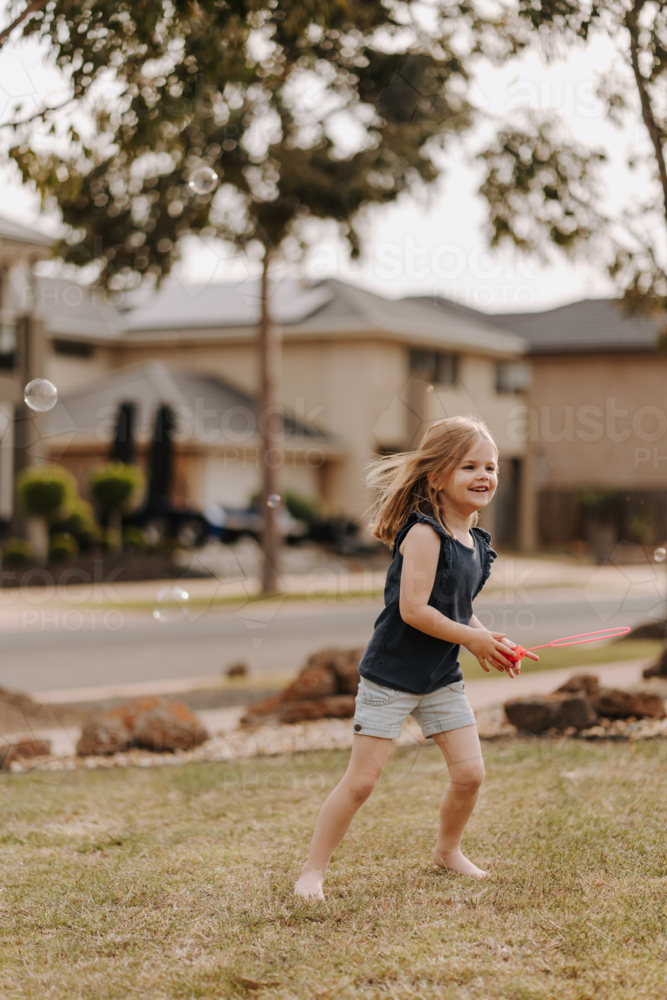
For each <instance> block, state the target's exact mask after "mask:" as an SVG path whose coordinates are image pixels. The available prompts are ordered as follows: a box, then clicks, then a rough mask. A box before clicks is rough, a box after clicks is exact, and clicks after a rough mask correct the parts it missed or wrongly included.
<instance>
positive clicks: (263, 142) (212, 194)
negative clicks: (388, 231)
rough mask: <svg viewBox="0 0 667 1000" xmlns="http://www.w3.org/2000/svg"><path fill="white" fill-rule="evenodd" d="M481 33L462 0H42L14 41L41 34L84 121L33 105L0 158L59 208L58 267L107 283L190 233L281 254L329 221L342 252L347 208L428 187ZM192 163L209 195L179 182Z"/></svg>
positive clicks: (174, 255) (461, 107) (485, 27)
mask: <svg viewBox="0 0 667 1000" xmlns="http://www.w3.org/2000/svg"><path fill="white" fill-rule="evenodd" d="M492 27H493V21H492V19H489V18H486V19H484V18H482V17H480V15H479V13H478V12H477V11H476V9H475V7H474V6H473V4H472V3H471V2H470V0H454V2H452V3H449V2H446V0H436V2H434V3H433V4H431V5H430V6H429V7H428V8H425V7H424V5H423V4H421V3H418V2H416V0H411V2H410V0H409V2H403V3H393V4H392V3H389V4H386V5H385V4H380V3H377V2H375V0H356V2H355V3H354V5H351V4H348V3H346V2H344V0H329V2H326V0H310V2H307V3H301V2H299V3H295V2H289V3H283V4H281V6H280V7H278V4H277V0H256V2H247V0H201V2H199V3H194V2H189V3H172V2H171V0H170V2H166V0H158V2H147V3H144V4H142V5H128V4H115V3H114V4H111V3H108V2H106V0H89V2H88V3H86V4H85V7H81V6H80V5H78V4H75V3H68V2H51V3H49V4H48V5H47V6H46V7H45V8H43V9H42V10H39V11H37V12H36V13H35V14H34V15H33V17H32V19H31V20H29V21H28V22H27V23H26V25H25V27H24V28H23V32H24V35H26V36H27V37H29V36H30V35H31V34H33V35H39V36H40V37H43V38H44V37H46V38H48V40H49V44H50V45H51V47H52V51H53V56H54V58H55V61H56V64H57V65H58V66H60V67H61V68H62V69H63V71H64V72H66V74H67V75H68V78H69V80H70V84H71V87H72V99H73V101H74V102H77V101H78V102H79V104H80V105H81V108H82V109H85V113H86V121H87V123H88V127H85V125H84V126H83V127H79V128H78V129H77V128H76V127H75V126H74V124H73V123H72V122H71V121H70V122H69V123H67V125H64V124H63V123H62V116H61V117H60V118H58V117H57V116H54V115H51V116H50V115H49V113H46V114H45V115H44V116H43V120H44V121H45V123H48V122H50V121H51V120H52V125H51V128H52V130H53V138H52V139H51V141H50V143H49V144H48V145H49V147H50V148H47V145H46V144H45V142H44V141H43V136H41V135H40V132H39V129H38V130H37V132H36V130H35V121H34V118H35V116H34V115H33V116H32V119H31V121H30V122H28V123H27V124H15V125H14V133H15V141H14V142H13V144H12V146H11V149H10V151H9V153H10V157H11V158H12V159H13V160H14V162H15V163H16V164H17V165H18V167H19V169H20V171H21V174H22V176H23V179H24V180H25V181H27V182H29V181H30V182H33V183H34V184H35V185H36V187H37V189H38V191H39V192H40V193H41V195H42V198H43V201H44V203H45V204H47V205H54V204H55V205H57V207H58V208H59V209H60V211H61V213H62V216H63V219H64V222H65V223H66V225H67V226H68V227H69V236H68V238H67V241H66V243H65V244H64V245H63V246H62V247H61V252H62V254H63V255H64V256H65V258H66V259H67V260H68V261H69V262H71V263H75V264H88V263H90V262H91V261H98V262H99V263H100V280H101V281H103V282H104V283H105V284H107V285H109V286H111V287H112V288H113V287H127V286H128V285H132V284H133V283H136V281H137V280H138V279H139V278H141V277H142V276H144V275H146V274H153V275H155V276H158V277H159V276H161V275H163V274H166V273H168V272H169V271H170V269H171V268H172V266H173V264H174V263H175V261H176V260H177V259H178V256H179V253H180V246H181V244H180V243H179V241H180V240H182V238H183V237H184V236H187V235H189V234H193V233H196V234H203V235H205V236H215V237H221V238H223V239H228V240H236V241H240V243H241V245H245V243H246V242H247V241H249V240H253V239H258V240H259V241H260V243H262V244H263V245H264V247H265V248H273V247H278V246H280V245H281V243H283V242H284V241H285V240H286V239H287V238H289V239H290V240H291V242H292V245H293V246H294V247H298V246H299V245H300V244H303V243H305V242H307V239H308V236H307V233H308V223H309V220H312V219H313V218H315V219H333V220H335V221H336V222H337V223H338V224H339V227H340V231H341V233H342V234H343V236H344V237H345V238H346V239H347V240H348V242H349V244H350V247H351V249H352V253H353V254H357V253H358V252H359V246H360V237H359V232H358V228H357V226H356V219H357V216H358V213H359V211H360V210H361V209H363V208H364V207H366V206H368V205H372V204H382V203H386V202H390V201H393V200H395V199H396V198H397V197H398V196H399V195H400V194H401V193H403V192H405V191H407V190H410V189H411V188H414V186H415V185H417V184H425V185H429V184H432V183H433V182H434V181H435V180H436V179H437V178H438V176H439V175H440V173H441V170H442V167H443V161H442V158H439V157H438V155H437V151H438V150H442V149H443V148H444V147H446V145H447V141H448V139H449V138H450V137H452V136H459V135H461V134H462V133H464V132H465V131H466V130H467V129H469V127H470V126H471V124H472V122H473V119H474V108H473V106H472V104H471V102H470V99H469V78H470V59H471V58H473V57H474V55H475V53H477V52H480V51H482V50H484V49H485V47H486V48H488V47H489V46H492V45H495V46H496V47H497V45H498V41H497V38H494V37H493V33H492V31H491V29H492ZM18 118H20V115H18ZM58 140H60V143H59V141H58ZM202 168H209V169H210V170H213V171H214V172H215V174H216V175H217V178H219V181H220V184H219V187H218V188H217V190H198V189H197V185H196V183H195V185H194V189H193V185H192V184H191V183H190V182H191V181H192V180H193V174H196V172H197V171H198V170H201V169H202Z"/></svg>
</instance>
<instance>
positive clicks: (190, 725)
mask: <svg viewBox="0 0 667 1000" xmlns="http://www.w3.org/2000/svg"><path fill="white" fill-rule="evenodd" d="M208 738H209V734H208V733H207V731H206V729H205V728H204V727H203V725H202V724H201V722H200V721H199V719H198V718H197V716H196V715H195V714H194V712H193V711H192V710H191V709H189V708H188V706H187V705H184V704H183V703H182V702H179V701H167V700H166V699H165V698H160V697H159V696H154V697H149V698H135V699H133V700H132V701H128V702H125V703H124V704H123V705H119V706H118V707H117V708H111V709H109V710H108V711H107V712H102V714H101V715H98V716H96V717H95V718H94V719H92V720H91V722H89V723H88V724H87V725H86V726H85V727H84V729H83V731H82V733H81V737H80V739H79V742H78V743H77V747H76V752H77V753H78V754H79V755H80V756H89V755H92V754H110V753H117V752H119V751H121V750H127V749H128V747H130V746H143V747H146V748H147V749H149V750H154V751H155V752H157V753H159V752H161V751H164V750H189V749H191V748H192V747H196V746H198V745H199V744H200V743H203V742H204V741H205V740H207V739H208Z"/></svg>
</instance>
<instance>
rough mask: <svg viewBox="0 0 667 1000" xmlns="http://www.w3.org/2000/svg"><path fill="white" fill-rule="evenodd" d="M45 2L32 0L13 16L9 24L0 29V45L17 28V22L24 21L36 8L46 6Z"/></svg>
mask: <svg viewBox="0 0 667 1000" xmlns="http://www.w3.org/2000/svg"><path fill="white" fill-rule="evenodd" d="M47 3H48V0H32V2H31V3H29V4H28V6H27V7H26V9H25V10H24V11H23V13H22V14H19V15H18V17H15V18H14V20H13V21H12V23H11V24H8V25H7V27H6V28H3V29H2V31H0V46H2V45H3V44H4V43H5V42H6V41H7V39H8V38H9V36H10V35H11V33H12V31H13V30H14V28H18V26H19V24H22V23H23V21H25V19H26V18H27V17H30V15H31V14H34V13H35V11H36V10H39V9H40V8H41V7H46V4H47Z"/></svg>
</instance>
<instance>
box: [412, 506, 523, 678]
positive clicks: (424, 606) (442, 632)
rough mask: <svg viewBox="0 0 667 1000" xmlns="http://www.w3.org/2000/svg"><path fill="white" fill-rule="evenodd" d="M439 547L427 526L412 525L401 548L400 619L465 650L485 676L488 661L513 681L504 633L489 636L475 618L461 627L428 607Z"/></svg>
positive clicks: (438, 539) (511, 662) (436, 537)
mask: <svg viewBox="0 0 667 1000" xmlns="http://www.w3.org/2000/svg"><path fill="white" fill-rule="evenodd" d="M440 545H441V542H440V538H439V536H438V534H437V532H436V531H434V530H433V528H431V527H430V526H429V525H428V524H415V526H414V527H413V528H411V529H410V531H409V532H408V534H407V535H406V537H405V541H404V542H403V543H402V545H401V552H402V553H403V572H402V573H401V593H400V601H399V611H400V613H401V618H402V619H403V621H404V622H405V623H406V624H407V625H412V627H413V628H417V629H419V631H420V632H426V634H427V635H432V636H434V637H435V638H436V639H444V640H445V642H455V643H458V644H459V645H461V646H465V648H466V649H469V650H470V652H471V653H472V654H473V656H475V657H476V658H477V660H478V661H479V664H480V666H481V667H482V669H483V670H486V672H487V673H489V671H490V669H491V668H490V667H488V666H487V665H486V661H487V660H488V661H489V663H490V664H491V666H493V667H495V668H496V670H501V671H503V670H506V671H507V673H508V674H509V675H510V677H513V676H514V673H515V672H516V673H518V670H517V664H516V663H514V662H513V661H512V660H509V659H507V656H506V655H505V654H506V653H507V652H508V646H507V645H505V644H504V643H503V642H502V640H503V638H504V636H505V633H504V632H489V630H488V629H485V628H484V627H483V626H482V625H481V624H480V622H479V621H478V619H476V618H475V619H474V620H475V623H476V624H475V625H474V626H473V625H460V624H459V623H458V622H455V621H452V619H451V618H447V617H446V616H445V615H443V614H442V613H441V612H440V611H437V610H436V608H433V607H431V605H430V604H429V603H428V601H429V598H430V596H431V591H432V590H433V584H434V583H435V574H436V571H437V569H438V557H439V555H440ZM473 618H474V616H473Z"/></svg>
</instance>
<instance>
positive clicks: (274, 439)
mask: <svg viewBox="0 0 667 1000" xmlns="http://www.w3.org/2000/svg"><path fill="white" fill-rule="evenodd" d="M270 264H271V252H270V250H269V248H268V247H267V248H265V250H264V262H263V267H262V285H261V315H260V320H259V337H258V347H259V374H260V385H259V400H258V403H259V407H258V409H259V412H258V414H257V417H258V420H257V424H258V427H259V435H260V441H261V445H260V467H261V474H262V489H261V509H262V516H263V521H264V527H263V529H262V538H261V545H262V555H263V565H262V594H264V595H268V594H275V593H277V592H278V590H279V573H278V558H279V550H280V533H279V530H278V521H277V513H278V511H277V507H276V506H275V501H273V500H271V498H272V497H277V496H278V494H279V481H280V480H279V474H280V467H281V465H282V458H283V455H282V436H283V417H282V410H281V407H280V396H279V393H280V374H281V372H280V368H281V365H280V353H281V342H280V332H279V330H278V329H277V327H276V326H275V325H274V324H273V323H272V321H271V314H270V309H269V267H270Z"/></svg>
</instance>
